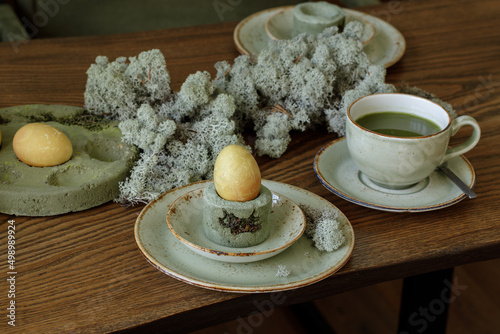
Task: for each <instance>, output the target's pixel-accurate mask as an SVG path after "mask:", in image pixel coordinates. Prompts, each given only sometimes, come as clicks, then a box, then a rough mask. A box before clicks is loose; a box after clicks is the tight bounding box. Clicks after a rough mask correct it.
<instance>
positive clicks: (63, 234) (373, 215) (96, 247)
mask: <svg viewBox="0 0 500 334" xmlns="http://www.w3.org/2000/svg"><path fill="white" fill-rule="evenodd" d="M399 6H400V7H399V8H397V9H394V8H393V7H394V2H393V5H389V4H384V5H380V6H376V7H371V8H366V9H362V10H363V11H366V12H367V13H371V14H374V15H379V16H381V17H383V18H384V19H386V20H387V21H389V22H390V23H391V24H393V25H394V26H395V27H397V28H398V29H399V30H400V31H401V32H402V33H403V35H404V36H405V38H406V41H407V49H406V53H405V55H404V57H403V58H402V59H401V61H400V62H398V63H397V64H395V65H394V66H392V67H391V68H389V70H388V76H387V80H388V81H389V82H391V83H396V84H399V83H406V84H409V85H412V86H418V87H420V88H422V89H425V90H427V91H429V92H432V93H434V94H436V95H437V96H439V97H440V98H441V99H443V100H445V101H447V102H450V103H452V104H453V105H454V106H455V108H456V109H457V111H458V112H459V114H461V115H464V114H467V115H471V116H473V117H475V118H476V119H477V120H478V122H479V123H480V125H481V128H482V139H481V141H480V143H479V144H478V146H477V147H476V148H475V149H474V150H472V151H471V152H469V153H467V154H466V157H467V158H468V159H469V160H470V161H471V163H472V164H473V165H474V167H475V170H476V173H477V185H476V188H475V191H476V193H477V194H478V198H477V199H474V200H464V201H462V202H460V203H458V204H457V205H455V206H452V207H449V208H446V209H442V210H439V211H433V212H425V213H418V214H411V213H401V214H395V213H387V212H380V211H375V210H371V209H368V208H363V207H360V206H357V205H354V204H352V203H349V202H346V201H344V200H342V199H340V198H339V197H336V196H335V195H333V194H331V193H330V192H329V191H327V190H326V189H325V188H324V187H323V186H322V185H321V184H320V183H319V181H318V179H317V178H316V176H315V174H314V171H313V169H312V163H313V158H314V155H315V154H316V152H317V151H318V150H319V149H320V148H321V147H323V146H324V145H325V144H327V143H328V142H330V141H332V140H333V139H335V138H336V137H335V135H333V134H329V133H327V132H326V131H325V130H318V131H311V132H307V133H294V134H293V137H292V138H293V141H292V143H291V144H290V146H289V149H288V151H287V152H286V153H285V154H284V155H283V156H282V157H281V158H280V159H271V158H265V157H263V158H259V164H260V166H261V170H262V175H263V177H264V178H267V179H272V180H276V181H281V182H286V183H289V184H293V185H297V186H300V187H302V188H305V189H307V190H309V191H312V192H314V193H316V194H318V195H320V196H322V197H324V198H326V199H328V200H329V201H331V202H332V203H333V204H335V205H336V206H337V207H338V208H339V209H340V210H342V211H343V212H344V213H345V215H346V216H347V217H348V218H349V220H350V221H351V223H352V225H353V227H354V230H355V235H356V246H355V249H354V253H353V256H352V258H351V260H350V261H349V262H348V263H347V265H346V266H345V267H344V268H343V269H342V270H340V271H339V272H338V273H337V274H335V275H333V276H332V277H330V278H328V279H326V280H324V281H322V282H319V283H317V284H314V285H311V286H309V287H305V288H301V289H297V290H293V291H289V292H286V293H284V294H283V297H284V298H285V302H284V304H292V303H297V302H302V301H307V300H313V299H317V298H319V297H325V296H326V295H333V294H336V293H339V292H343V291H347V290H350V289H354V288H357V287H362V286H366V285H371V284H375V283H378V282H383V281H388V280H393V279H398V278H402V277H406V276H411V275H414V274H418V273H423V272H428V271H432V270H437V269H442V268H446V267H453V266H458V265H461V264H465V263H470V262H477V261H482V260H487V259H493V258H497V257H500V219H499V210H498V202H499V201H500V184H499V181H498V175H500V164H499V159H498V153H499V152H500V132H499V131H498V128H499V126H500V113H499V112H498V107H499V105H500V94H499V89H500V32H499V30H498V23H497V22H498V20H497V18H498V17H499V16H500V3H499V2H498V1H496V0H485V1H473V0H469V1H465V0H459V1H452V0H442V1H430V0H428V1H409V2H399ZM235 25H236V24H235V23H224V24H218V25H210V26H204V27H190V28H182V29H172V30H159V31H154V32H143V33H134V34H123V35H112V36H104V37H80V38H63V39H50V40H32V41H28V42H26V43H25V44H20V45H17V48H18V49H17V50H16V49H15V48H14V47H13V46H12V45H10V44H9V43H3V44H0V59H1V62H0V107H8V106H12V105H22V104H30V103H46V104H69V105H76V106H81V105H83V92H84V90H85V82H86V73H85V72H86V70H87V69H88V67H89V66H90V64H91V63H93V61H94V59H95V57H96V56H97V55H106V56H108V57H109V58H110V59H115V58H116V57H119V56H135V55H137V54H139V53H140V52H141V51H145V50H149V49H153V48H158V49H160V50H161V51H162V52H163V54H164V55H165V58H166V61H167V67H168V69H169V72H170V74H171V77H172V81H173V88H174V89H178V88H179V87H180V84H181V83H182V82H184V80H185V78H186V77H187V75H189V74H191V73H194V72H196V71H198V70H208V71H210V72H211V73H212V74H214V73H215V71H214V70H213V64H214V63H215V62H217V61H219V60H232V59H234V57H236V56H237V55H238V53H237V52H236V49H235V48H234V45H233V41H232V33H233V29H234V27H235ZM462 136H463V135H462ZM459 137H460V136H459ZM141 209H142V207H141V206H137V207H133V208H130V207H128V208H126V207H120V206H119V205H117V204H114V203H108V204H105V205H102V206H100V207H97V208H94V209H91V210H87V211H84V212H80V213H74V214H67V215H62V216H57V217H48V218H27V217H11V216H7V215H0V226H1V227H0V228H1V233H0V250H1V252H3V253H4V254H6V252H7V251H6V249H7V233H6V231H7V225H8V220H10V219H13V220H15V225H16V238H17V243H16V249H17V251H16V269H17V273H18V274H17V280H16V315H17V317H16V327H15V328H14V327H7V326H8V325H7V320H6V317H5V315H3V316H2V318H3V319H4V320H3V322H2V323H0V331H1V332H3V331H4V329H5V330H8V332H9V333H10V332H12V333H39V332H47V333H49V332H51V333H99V332H112V331H118V330H132V329H134V328H135V329H137V327H138V326H142V327H141V329H143V330H148V331H152V330H155V329H162V330H165V331H166V332H169V331H170V332H182V331H188V330H194V329H197V328H202V327H204V326H208V325H211V324H215V323H217V322H221V321H226V320H231V319H236V318H237V317H239V316H246V315H248V314H250V313H251V312H253V311H255V310H256V307H255V303H258V302H260V301H263V300H267V299H269V298H270V295H269V294H258V295H253V294H250V295H240V294H233V293H221V292H214V291H209V290H205V289H201V288H197V287H193V286H190V285H188V284H185V283H182V282H180V281H177V280H175V279H173V278H170V277H168V276H166V275H165V274H162V273H160V272H159V271H157V270H156V269H155V268H153V267H152V266H151V265H149V264H148V263H147V261H145V259H144V258H143V257H142V255H141V254H140V253H139V251H138V249H137V246H136V244H135V240H134V235H133V227H134V222H135V219H136V217H137V215H138V213H139V212H140V210H141ZM4 258H5V257H4ZM7 272H8V269H7V264H6V262H5V261H4V260H3V261H2V262H1V264H0V275H1V277H2V280H4V279H6V276H7ZM4 282H5V280H4ZM8 302H9V301H8V298H7V293H6V292H2V293H1V294H0V307H1V308H2V309H3V310H5V308H6V307H7V304H8ZM5 312H6V311H4V313H5Z"/></svg>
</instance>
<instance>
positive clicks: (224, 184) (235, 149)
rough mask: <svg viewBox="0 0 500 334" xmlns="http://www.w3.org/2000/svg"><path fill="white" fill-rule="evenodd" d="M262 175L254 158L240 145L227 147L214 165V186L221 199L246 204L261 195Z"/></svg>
mask: <svg viewBox="0 0 500 334" xmlns="http://www.w3.org/2000/svg"><path fill="white" fill-rule="evenodd" d="M260 184H261V175H260V170H259V165H258V164H257V161H255V159H254V157H253V156H252V154H250V152H248V151H247V150H246V149H245V148H244V147H242V146H240V145H229V146H226V147H225V148H224V149H223V150H222V151H221V152H220V153H219V156H218V157H217V159H216V161H215V165H214V185H215V189H216V190H217V193H218V194H219V196H220V197H222V198H224V199H225V200H228V201H237V202H246V201H250V200H253V199H255V198H256V197H257V196H258V195H259V193H260Z"/></svg>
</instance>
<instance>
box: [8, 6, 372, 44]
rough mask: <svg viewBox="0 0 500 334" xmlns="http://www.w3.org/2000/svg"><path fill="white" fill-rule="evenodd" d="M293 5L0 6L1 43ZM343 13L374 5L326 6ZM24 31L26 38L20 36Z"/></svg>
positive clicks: (177, 23) (221, 18)
mask: <svg viewBox="0 0 500 334" xmlns="http://www.w3.org/2000/svg"><path fill="white" fill-rule="evenodd" d="M300 2H303V1H297V0H182V1H181V0H141V1H139V0H97V1H96V0H94V1H92V0H10V1H9V0H3V1H2V0H0V37H1V38H2V40H3V41H6V40H8V38H11V39H12V38H16V37H17V38H49V37H65V36H83V35H104V34H113V33H124V32H134V31H147V30H154V29H162V28H173V27H183V26H193V25H200V24H211V23H220V22H231V21H239V20H241V19H243V18H245V17H246V16H248V15H250V14H252V13H255V12H257V11H260V10H263V9H266V8H271V7H277V6H284V5H293V4H297V3H300ZM330 2H333V3H337V4H339V5H342V6H344V7H356V6H362V5H370V4H375V3H378V2H379V1H378V0H339V1H330ZM23 30H24V32H23Z"/></svg>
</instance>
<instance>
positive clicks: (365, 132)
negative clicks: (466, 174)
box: [346, 94, 481, 189]
mask: <svg viewBox="0 0 500 334" xmlns="http://www.w3.org/2000/svg"><path fill="white" fill-rule="evenodd" d="M466 125H469V126H471V127H472V129H473V130H472V134H471V135H470V137H469V138H467V139H466V140H465V141H464V142H463V143H461V144H458V145H457V146H454V147H451V148H449V147H448V144H449V141H450V138H451V137H452V136H453V135H455V134H456V133H457V131H458V130H459V129H460V128H461V127H463V126H466ZM480 134H481V130H480V128H479V125H478V123H477V122H476V120H474V119H473V118H472V117H470V116H460V117H457V118H455V119H452V118H451V116H450V115H449V113H448V112H447V111H446V110H445V109H444V108H443V107H441V106H440V105H438V104H436V103H434V102H432V101H430V100H427V99H424V98H421V97H417V96H414V95H408V94H374V95H368V96H365V97H362V98H360V99H358V100H357V101H355V102H354V103H352V104H351V105H350V106H349V108H348V110H347V121H346V137H347V146H348V148H349V153H350V155H351V157H352V159H353V161H354V163H355V164H356V166H357V167H358V168H359V170H360V171H361V173H362V174H364V175H365V176H367V177H368V178H369V179H370V180H371V181H372V182H374V183H375V184H377V185H379V186H381V187H385V188H391V189H404V188H407V187H411V186H413V185H414V184H416V183H418V182H420V181H422V180H423V179H425V178H426V177H427V176H429V175H430V174H431V173H432V172H433V171H434V170H435V169H436V167H438V166H440V165H442V164H444V163H445V162H446V161H448V160H450V159H452V158H454V157H456V156H459V155H461V154H464V153H466V152H468V151H469V150H471V149H472V148H473V147H474V146H476V144H477V143H478V141H479V137H480Z"/></svg>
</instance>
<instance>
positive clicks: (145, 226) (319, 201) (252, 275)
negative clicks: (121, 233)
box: [135, 180, 354, 293]
mask: <svg viewBox="0 0 500 334" xmlns="http://www.w3.org/2000/svg"><path fill="white" fill-rule="evenodd" d="M208 182H211V181H203V182H198V183H193V184H190V185H187V186H184V187H181V188H176V189H174V190H172V191H170V192H167V193H165V194H163V195H162V196H161V197H160V198H159V199H158V200H156V201H153V202H151V203H149V204H148V205H147V206H146V207H145V208H144V209H143V210H142V212H141V213H140V215H139V217H138V218H137V220H136V223H135V240H136V242H137V245H138V247H139V250H140V251H141V253H142V254H143V255H144V257H145V258H146V260H147V261H149V263H151V264H152V265H153V266H154V267H155V268H156V269H158V270H160V271H161V272H163V273H165V274H167V275H169V276H171V277H174V278H176V279H178V280H180V281H183V282H186V283H189V284H192V285H195V286H199V287H202V288H206V289H211V290H217V291H225V292H245V293H253V292H271V291H281V290H290V289H296V288H300V287H303V286H306V285H309V284H313V283H315V282H318V281H320V280H322V279H325V278H326V277H328V276H330V275H332V274H333V273H335V272H336V271H338V270H339V269H340V268H341V267H342V266H344V264H345V263H347V261H348V260H349V258H350V256H351V253H352V251H353V248H354V231H353V229H352V226H351V224H350V222H349V221H348V220H347V218H346V217H345V216H344V215H343V214H342V213H341V212H339V217H338V220H339V222H340V223H341V224H342V226H343V228H344V234H345V237H346V241H345V243H344V244H343V245H342V246H341V247H340V248H339V249H337V250H336V251H333V252H321V251H319V250H318V249H316V248H315V247H314V246H313V244H312V241H311V240H310V239H307V237H306V236H302V237H300V239H299V240H298V241H296V242H295V243H294V244H293V245H292V246H290V247H289V248H288V249H286V250H285V251H283V252H281V253H280V254H278V255H276V256H273V257H271V258H268V259H265V260H262V261H257V262H251V263H227V262H221V261H216V260H212V259H208V258H206V257H204V256H202V255H199V254H197V253H195V252H194V251H193V250H191V249H189V248H188V247H186V246H185V245H184V244H183V243H182V242H180V241H179V240H178V239H177V238H176V237H175V236H174V235H173V234H172V232H170V230H169V228H168V226H167V223H166V221H165V217H166V214H167V211H168V209H169V207H170V205H171V204H172V203H173V202H174V201H175V200H176V199H178V198H179V197H181V196H183V195H184V194H186V193H188V192H190V191H193V190H196V189H199V188H201V187H205V186H206V185H207V184H208ZM262 184H263V185H264V186H266V187H267V188H269V189H270V190H271V191H273V192H276V193H279V194H282V195H283V196H286V197H288V198H289V199H290V200H292V201H293V202H294V203H296V204H298V205H299V206H300V205H307V206H309V207H311V208H313V209H318V210H332V209H333V210H338V209H337V208H336V207H335V206H334V205H333V204H331V203H330V202H329V201H327V200H325V199H324V198H322V197H319V196H318V195H315V194H313V193H311V192H309V191H306V190H304V189H301V188H298V187H295V186H291V185H287V184H284V183H280V182H274V181H268V180H263V181H262ZM288 271H289V273H288V275H280V274H279V272H288Z"/></svg>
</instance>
